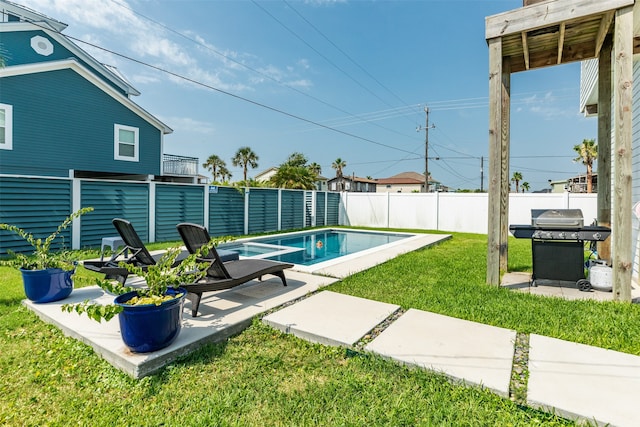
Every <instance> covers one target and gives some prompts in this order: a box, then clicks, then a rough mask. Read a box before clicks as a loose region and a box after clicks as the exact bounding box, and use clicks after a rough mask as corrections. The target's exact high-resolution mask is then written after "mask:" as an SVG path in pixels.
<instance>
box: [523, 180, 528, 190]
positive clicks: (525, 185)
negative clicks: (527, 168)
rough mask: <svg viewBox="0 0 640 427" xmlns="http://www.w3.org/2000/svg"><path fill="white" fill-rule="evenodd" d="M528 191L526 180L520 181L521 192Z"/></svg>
mask: <svg viewBox="0 0 640 427" xmlns="http://www.w3.org/2000/svg"><path fill="white" fill-rule="evenodd" d="M525 191H529V183H528V182H527V181H525V182H523V183H522V192H523V193H524V192H525Z"/></svg>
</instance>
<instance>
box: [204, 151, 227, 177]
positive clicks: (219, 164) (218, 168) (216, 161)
mask: <svg viewBox="0 0 640 427" xmlns="http://www.w3.org/2000/svg"><path fill="white" fill-rule="evenodd" d="M202 167H203V168H206V169H207V170H208V171H210V172H211V175H212V176H213V180H214V181H218V177H220V179H221V180H224V173H226V174H229V170H228V169H227V164H226V163H225V161H224V160H222V159H221V158H220V157H219V156H217V155H215V154H212V155H210V156H209V158H208V159H207V161H206V162H204V163H203V164H202ZM223 172H224V173H223Z"/></svg>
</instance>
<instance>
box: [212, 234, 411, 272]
mask: <svg viewBox="0 0 640 427" xmlns="http://www.w3.org/2000/svg"><path fill="white" fill-rule="evenodd" d="M412 236H414V235H413V234H409V233H387V232H372V231H360V230H346V229H320V230H312V231H306V232H299V233H287V234H281V235H277V236H267V237H262V238H256V239H251V240H246V241H245V240H242V241H236V242H233V243H230V244H227V245H221V246H220V247H221V248H223V249H226V250H232V251H237V252H238V254H239V255H240V256H241V257H251V258H265V259H270V260H274V261H281V262H288V263H292V264H297V265H301V266H312V265H316V264H319V263H324V262H326V261H330V260H334V259H337V258H341V257H345V256H348V255H352V254H356V253H360V252H364V251H367V250H370V249H373V248H379V247H382V246H384V245H389V244H392V243H394V242H398V241H401V240H403V239H407V238H409V237H412Z"/></svg>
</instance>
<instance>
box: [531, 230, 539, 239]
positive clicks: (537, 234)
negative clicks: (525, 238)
mask: <svg viewBox="0 0 640 427" xmlns="http://www.w3.org/2000/svg"><path fill="white" fill-rule="evenodd" d="M540 234H541V233H540V232H539V231H534V232H533V236H532V237H533V238H534V239H539V238H540Z"/></svg>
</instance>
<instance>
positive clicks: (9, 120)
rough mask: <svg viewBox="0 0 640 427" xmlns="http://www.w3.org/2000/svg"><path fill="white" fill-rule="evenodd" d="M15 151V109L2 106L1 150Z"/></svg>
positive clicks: (0, 110) (0, 115)
mask: <svg viewBox="0 0 640 427" xmlns="http://www.w3.org/2000/svg"><path fill="white" fill-rule="evenodd" d="M12 149H13V107H12V106H11V105H7V104H0V150H12Z"/></svg>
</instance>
